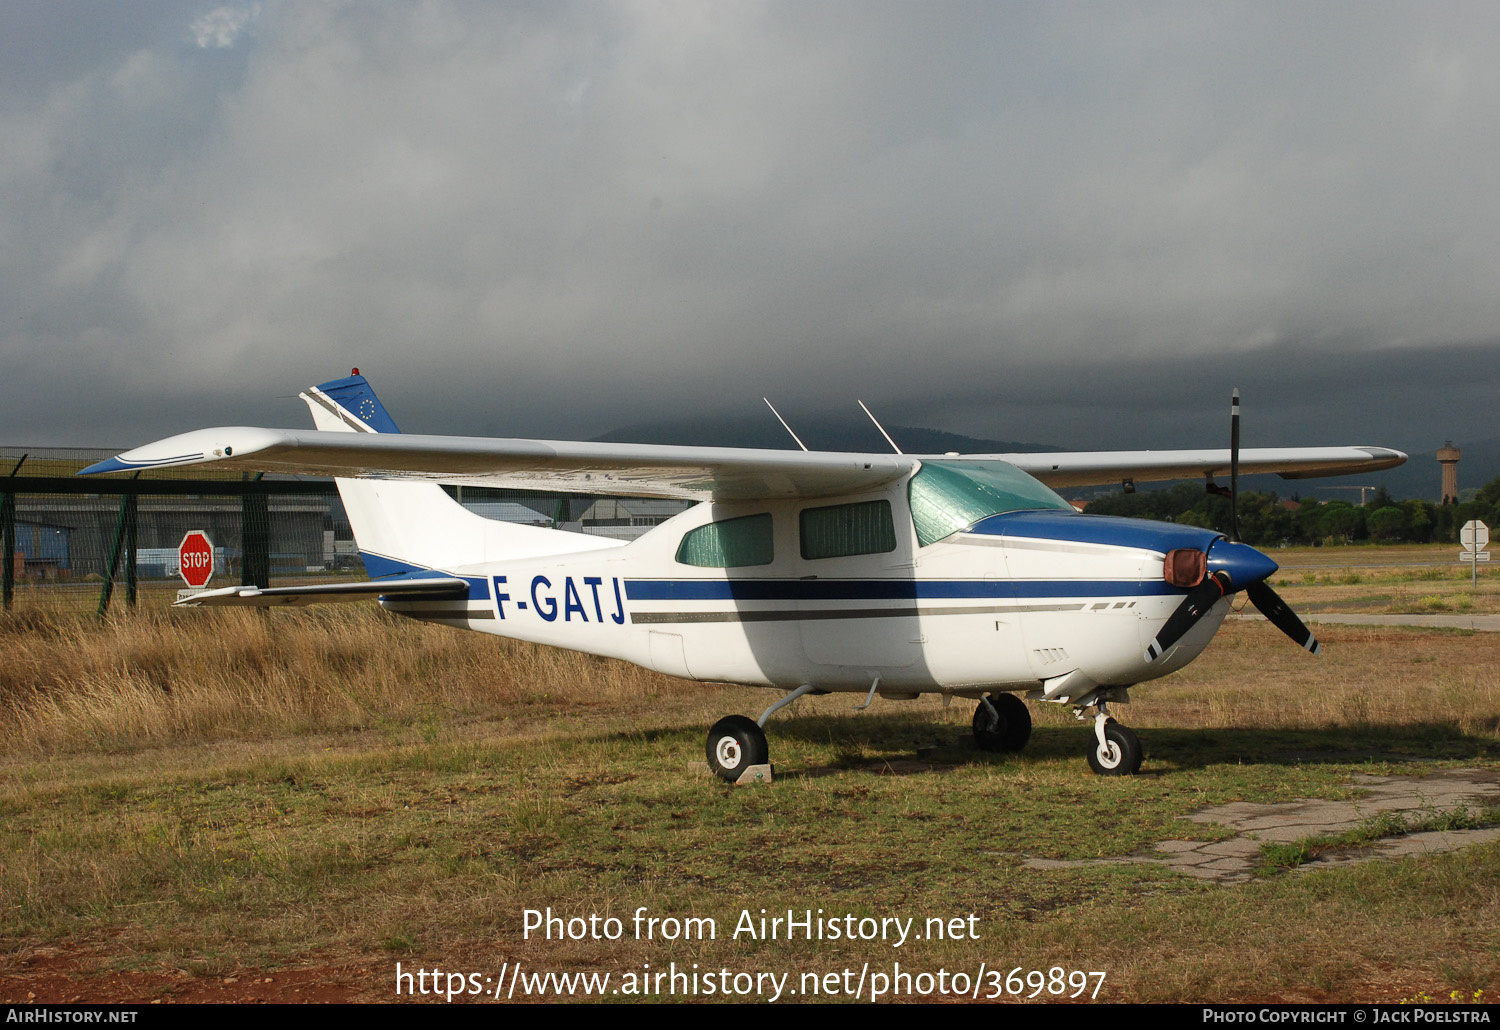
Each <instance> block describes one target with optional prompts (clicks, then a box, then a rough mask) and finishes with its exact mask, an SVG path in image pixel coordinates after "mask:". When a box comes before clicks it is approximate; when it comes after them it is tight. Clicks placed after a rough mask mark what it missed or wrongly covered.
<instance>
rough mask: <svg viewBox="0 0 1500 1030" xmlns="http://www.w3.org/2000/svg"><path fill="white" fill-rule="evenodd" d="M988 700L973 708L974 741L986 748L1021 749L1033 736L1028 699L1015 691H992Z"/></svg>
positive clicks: (1001, 749)
mask: <svg viewBox="0 0 1500 1030" xmlns="http://www.w3.org/2000/svg"><path fill="white" fill-rule="evenodd" d="M989 700H990V703H989V704H988V705H986V704H985V703H984V702H983V701H981V702H980V703H979V707H978V708H976V709H974V743H976V744H978V745H979V747H980V749H981V750H984V751H1019V750H1021V749H1022V748H1023V747H1025V746H1026V742H1027V741H1028V740H1030V739H1031V712H1030V711H1028V710H1027V708H1026V702H1025V701H1022V700H1021V699H1020V698H1019V697H1016V695H1014V694H991V695H990V698H989ZM991 708H993V709H994V711H993V713H992V712H991Z"/></svg>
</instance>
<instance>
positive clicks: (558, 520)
mask: <svg viewBox="0 0 1500 1030" xmlns="http://www.w3.org/2000/svg"><path fill="white" fill-rule="evenodd" d="M115 453H117V452H116V451H112V450H97V451H96V450H85V449H79V448H23V447H0V579H3V590H0V592H3V601H4V607H5V608H6V609H7V610H11V609H14V608H16V607H18V606H22V607H24V606H26V605H30V604H45V605H49V606H51V605H58V604H63V605H67V606H69V607H86V606H92V607H95V608H97V610H98V611H99V612H101V613H102V612H104V611H105V610H106V609H107V608H108V607H109V605H110V604H111V603H118V602H119V601H123V602H124V603H126V604H136V603H139V602H145V603H161V604H167V603H170V602H171V601H172V600H174V599H175V598H176V596H177V591H178V590H180V589H183V588H184V587H185V586H186V583H185V582H184V580H183V579H182V577H181V575H180V574H179V570H178V551H179V548H180V547H181V545H182V542H183V540H184V538H185V537H186V536H187V535H188V534H189V533H193V532H201V533H203V534H204V535H205V536H206V537H207V538H208V540H209V541H210V544H211V546H212V548H213V552H214V564H213V578H212V580H211V581H210V583H209V586H210V587H217V586H234V585H246V586H249V585H256V586H272V585H291V584H293V583H299V582H300V583H317V582H328V581H334V580H339V579H351V580H352V579H362V578H364V575H365V570H364V564H363V562H362V561H361V560H360V556H359V549H358V547H357V545H356V543H355V540H354V534H353V532H352V530H351V529H350V526H349V520H348V517H347V516H346V515H345V513H344V507H343V504H342V503H341V501H340V500H339V495H338V490H337V488H336V487H335V486H334V484H333V482H332V481H331V480H328V479H320V478H315V477H294V476H256V475H251V474H242V473H224V472H220V473H217V474H215V473H214V472H212V471H211V470H209V471H205V470H202V469H183V470H153V471H150V472H141V473H136V474H135V475H134V476H132V477H129V478H125V477H119V476H102V477H92V476H91V477H87V478H80V477H78V476H77V475H76V473H77V472H78V470H80V469H82V468H84V467H85V466H87V465H89V464H92V463H93V462H95V461H99V460H101V459H103V458H106V457H110V456H112V455H113V454H115ZM448 490H449V493H450V494H451V495H452V496H453V497H454V498H455V499H456V500H458V501H459V502H460V503H462V504H463V505H464V506H465V507H466V508H468V509H470V510H471V511H474V512H476V513H477V514H479V515H482V516H484V517H486V518H493V519H499V520H501V521H505V522H519V523H525V524H528V525H538V526H546V527H549V528H557V529H564V530H570V531H573V532H582V533H593V534H601V535H606V536H614V537H620V538H624V539H631V538H634V537H636V536H639V535H640V534H642V533H644V532H645V531H646V530H647V529H649V528H650V527H652V526H654V525H658V524H659V523H661V522H664V521H665V520H666V519H668V518H670V517H671V516H672V515H675V514H677V513H678V512H680V511H681V510H683V508H685V507H686V504H685V503H683V502H677V501H660V500H633V499H629V498H613V497H610V498H598V497H587V496H580V495H571V494H532V493H523V492H519V491H511V490H493V489H484V488H474V487H450V488H448Z"/></svg>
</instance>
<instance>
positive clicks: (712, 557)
mask: <svg viewBox="0 0 1500 1030" xmlns="http://www.w3.org/2000/svg"><path fill="white" fill-rule="evenodd" d="M774 558H775V551H774V550H773V549H772V545H771V515H770V513H769V512H766V513H765V514H762V515H746V516H744V517H743V518H738V519H725V520H724V521H723V522H710V523H709V524H708V525H706V526H699V527H698V528H697V529H692V530H689V531H688V532H687V533H685V534H684V535H683V537H682V543H680V544H678V545H677V560H678V561H679V562H681V563H682V564H683V565H697V566H699V567H700V568H705V569H738V568H744V567H745V566H747V565H769V564H771V562H772V560H773V559H774Z"/></svg>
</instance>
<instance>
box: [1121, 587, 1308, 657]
mask: <svg viewBox="0 0 1500 1030" xmlns="http://www.w3.org/2000/svg"><path fill="white" fill-rule="evenodd" d="M1228 583H1229V575H1228V573H1224V572H1216V573H1214V574H1213V575H1212V576H1209V577H1208V578H1207V579H1205V580H1204V581H1203V582H1202V583H1199V584H1198V585H1197V586H1195V587H1193V589H1191V590H1189V591H1188V595H1187V596H1186V597H1184V598H1183V599H1182V603H1181V604H1180V605H1178V606H1177V610H1176V611H1175V612H1173V613H1172V617H1171V618H1169V619H1167V621H1166V622H1164V623H1162V627H1161V631H1160V632H1158V633H1157V634H1156V639H1155V640H1153V641H1151V646H1150V647H1148V648H1146V661H1148V662H1154V661H1156V660H1157V659H1158V658H1160V657H1161V656H1162V655H1164V654H1166V653H1167V649H1168V648H1170V647H1171V646H1172V645H1173V644H1175V643H1177V641H1179V640H1181V639H1182V636H1183V634H1184V633H1186V632H1187V631H1188V630H1190V629H1192V628H1193V627H1194V626H1195V625H1197V623H1198V620H1199V619H1201V618H1203V616H1205V615H1207V614H1208V610H1209V609H1210V608H1212V607H1213V606H1214V605H1215V604H1216V603H1217V602H1218V600H1219V598H1221V597H1223V596H1224V591H1225V589H1226V588H1227V586H1228ZM1283 607H1285V606H1283ZM1288 610H1290V609H1288ZM1292 618H1296V616H1295V615H1294V616H1292Z"/></svg>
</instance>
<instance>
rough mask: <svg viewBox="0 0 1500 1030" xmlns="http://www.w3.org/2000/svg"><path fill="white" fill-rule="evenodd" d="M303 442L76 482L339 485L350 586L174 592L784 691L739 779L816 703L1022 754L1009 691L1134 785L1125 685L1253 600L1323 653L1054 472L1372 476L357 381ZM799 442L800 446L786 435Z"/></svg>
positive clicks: (1251, 587) (1297, 460)
mask: <svg viewBox="0 0 1500 1030" xmlns="http://www.w3.org/2000/svg"><path fill="white" fill-rule="evenodd" d="M301 397H302V400H304V401H305V402H306V403H307V406H308V408H309V409H311V411H312V416H313V421H314V423H315V424H316V426H317V430H316V431H297V430H279V429H255V428H247V427H236V428H223V429H203V430H199V431H196V432H192V433H186V434H183V435H181V436H175V437H171V438H170V439H167V440H162V441H160V442H158V443H153V444H148V445H146V446H144V447H140V448H137V449H135V450H132V451H129V452H127V453H125V454H122V455H120V456H119V457H117V458H111V459H108V460H106V461H102V462H99V463H98V464H95V465H92V466H90V467H89V468H87V469H84V470H83V472H84V474H92V473H100V472H124V471H138V470H142V469H158V468H173V467H178V466H185V465H197V464H211V465H216V466H219V467H222V468H229V469H243V470H254V471H264V472H283V473H300V474H311V475H324V476H333V477H335V478H336V479H337V483H338V489H339V493H340V495H341V496H342V498H343V502H344V507H345V509H346V510H347V512H348V516H349V521H350V524H351V526H352V527H353V530H354V535H355V539H356V541H357V543H358V545H359V549H360V553H361V555H362V556H363V558H364V563H365V568H366V570H367V571H368V572H369V573H370V575H371V576H372V578H371V579H370V580H369V581H368V582H361V583H342V584H334V585H322V586H296V587H274V588H266V587H228V588H224V589H218V590H210V591H206V592H203V593H199V594H196V595H194V596H191V597H189V598H186V599H184V600H183V601H181V602H179V603H181V604H187V605H195V606H197V605H201V606H215V605H242V606H255V607H273V606H282V605H303V604H310V603H316V602H328V601H352V600H359V599H362V598H378V599H379V603H380V604H381V605H382V606H383V607H384V608H386V609H387V610H389V611H392V612H396V613H399V614H401V615H405V616H409V617H411V618H414V619H423V620H428V621H435V622H441V623H445V624H448V625H456V626H463V627H466V628H468V629H473V630H478V631H480V632H484V633H495V634H498V635H501V636H508V637H516V638H518V639H521V640H530V641H534V642H536V643H541V644H551V645H555V646H558V647H565V648H571V649H574V650H578V651H587V652H591V653H594V654H599V655H605V656H609V657H612V658H621V659H624V660H626V661H630V662H635V663H636V664H639V665H643V666H646V667H647V668H651V669H656V670H658V671H660V672H663V673H667V674H668V675H672V676H682V677H687V678H690V679H697V680H707V681H715V682H729V683H741V684H751V685H755V686H763V687H772V688H776V689H780V690H784V691H786V692H787V693H786V694H785V695H784V696H783V697H782V698H780V699H779V700H778V701H776V703H774V704H772V705H771V706H770V707H769V708H767V709H766V711H765V712H764V713H763V714H762V715H761V716H760V718H759V719H755V720H752V719H749V718H746V717H745V716H741V715H731V716H728V717H726V718H724V719H721V720H720V721H719V722H717V723H716V724H715V725H714V726H713V728H712V729H711V730H709V733H708V741H707V745H706V751H707V757H708V762H709V766H710V767H711V768H712V769H713V770H714V771H715V772H716V773H717V774H718V775H719V776H720V777H722V778H724V779H726V780H730V781H737V780H739V779H740V778H741V777H742V776H747V775H749V772H748V771H751V770H753V769H755V768H757V767H764V766H766V765H767V763H768V749H767V745H766V737H765V733H764V732H763V730H762V727H763V726H764V725H765V723H766V720H767V719H768V718H769V717H770V716H771V715H772V713H774V712H775V711H776V710H777V709H779V708H781V707H782V706H784V705H786V704H788V703H790V702H791V701H794V700H796V699H797V698H799V697H801V696H803V695H804V694H808V693H821V692H829V691H845V692H853V693H860V694H864V695H865V706H866V707H868V705H869V704H870V703H871V702H873V700H874V698H875V696H876V695H877V694H879V695H880V696H881V697H883V698H886V699H901V700H906V699H911V698H914V697H916V696H917V695H919V694H924V693H938V694H943V695H946V696H947V697H949V698H952V697H963V698H970V699H973V700H976V701H978V706H977V707H976V709H975V712H974V724H973V730H974V739H975V741H976V742H977V743H978V745H979V746H980V747H981V748H984V749H986V750H990V751H1011V752H1014V751H1019V750H1021V749H1022V748H1023V747H1024V746H1025V744H1026V742H1027V740H1028V739H1029V738H1030V735H1031V716H1030V713H1029V711H1028V709H1027V707H1026V704H1025V702H1024V701H1023V700H1022V699H1021V698H1020V697H1019V696H1017V695H1019V694H1024V695H1025V697H1026V698H1027V699H1028V700H1035V701H1045V702H1052V703H1055V704H1065V705H1069V706H1071V707H1072V708H1073V709H1074V712H1075V714H1076V715H1077V717H1078V718H1079V719H1080V720H1083V719H1085V718H1086V713H1087V712H1088V711H1089V710H1090V709H1092V710H1093V712H1094V717H1093V729H1094V732H1093V734H1092V738H1091V740H1090V742H1089V745H1088V752H1087V753H1088V761H1089V765H1090V766H1091V767H1092V768H1093V770H1094V771H1095V772H1096V773H1099V774H1102V775H1129V774H1132V773H1135V772H1136V771H1137V770H1138V769H1139V768H1140V764H1141V757H1142V751H1141V745H1140V742H1139V740H1138V739H1137V737H1136V735H1135V734H1134V733H1132V732H1131V731H1130V730H1129V729H1127V728H1126V727H1124V726H1122V725H1121V724H1120V723H1118V722H1116V721H1115V720H1114V718H1113V717H1112V716H1111V715H1110V711H1109V704H1110V703H1111V702H1124V701H1127V700H1128V699H1129V698H1128V694H1127V691H1128V690H1129V689H1130V688H1131V687H1132V686H1135V685H1136V684H1139V683H1143V682H1145V681H1147V680H1152V679H1156V678H1158V677H1160V676H1165V675H1167V674H1168V673H1170V672H1174V671H1175V670H1177V669H1180V668H1182V667H1183V666H1185V665H1187V664H1188V663H1189V662H1191V661H1192V660H1193V659H1194V658H1196V657H1197V656H1198V655H1199V654H1200V653H1201V652H1202V651H1203V649H1204V648H1205V647H1206V646H1207V645H1208V642H1209V640H1210V639H1212V637H1213V635H1214V633H1215V632H1216V631H1217V630H1218V628H1219V625H1220V623H1221V622H1222V621H1223V619H1224V616H1225V614H1226V613H1227V612H1228V611H1229V606H1230V598H1231V595H1233V594H1235V593H1238V592H1239V591H1245V592H1246V594H1247V596H1248V597H1249V600H1250V601H1251V602H1252V603H1253V604H1254V605H1255V606H1256V607H1257V608H1259V609H1260V610H1261V611H1262V612H1263V613H1264V614H1265V615H1266V616H1267V618H1268V619H1269V620H1270V621H1271V622H1272V623H1273V624H1275V625H1276V626H1277V627H1279V628H1280V629H1281V630H1282V631H1283V632H1285V633H1286V634H1287V635H1288V636H1289V637H1291V638H1292V639H1293V640H1294V641H1296V642H1297V643H1298V644H1300V645H1302V646H1303V647H1305V648H1307V649H1308V650H1309V651H1311V652H1313V653H1314V654H1316V653H1317V649H1318V645H1317V642H1316V641H1315V640H1314V639H1313V636H1312V634H1311V633H1310V632H1309V631H1308V629H1307V627H1306V626H1305V625H1303V623H1302V621H1301V620H1300V619H1298V618H1297V616H1296V615H1295V614H1293V613H1292V611H1291V610H1290V609H1289V608H1287V606H1286V605H1285V604H1284V603H1283V602H1282V601H1281V599H1280V598H1279V597H1278V596H1277V595H1276V593H1275V591H1274V590H1272V589H1271V587H1270V586H1269V585H1268V584H1267V577H1269V576H1270V575H1271V574H1272V573H1273V572H1275V571H1276V568H1277V566H1276V563H1275V562H1273V561H1272V560H1271V559H1270V558H1268V557H1266V556H1265V555H1264V554H1262V553H1260V552H1259V551H1257V550H1255V549H1254V548H1252V547H1250V546H1248V545H1246V544H1243V543H1239V542H1237V541H1236V540H1234V539H1231V537H1229V536H1226V535H1224V534H1222V533H1216V532H1213V531H1210V530H1206V529H1199V528H1197V527H1194V526H1184V525H1175V524H1172V523H1165V522H1151V521H1143V520H1137V519H1123V518H1111V517H1106V516H1098V515H1084V514H1080V513H1079V512H1077V511H1075V510H1074V509H1073V507H1072V505H1070V504H1069V503H1068V502H1067V501H1065V500H1063V499H1062V498H1061V497H1060V496H1058V495H1057V494H1056V493H1055V492H1054V491H1053V488H1054V487H1072V486H1084V485H1090V484H1104V483H1118V482H1121V481H1123V480H1127V479H1133V480H1142V481H1144V480H1167V479H1186V478H1191V477H1196V476H1205V477H1207V478H1208V481H1209V482H1210V484H1212V481H1213V480H1212V477H1213V476H1214V475H1224V474H1229V475H1231V477H1232V481H1233V480H1234V479H1237V476H1238V472H1240V471H1244V472H1246V473H1252V472H1278V473H1280V474H1282V475H1283V476H1284V477H1287V478H1304V477H1312V476H1323V475H1339V474H1344V473H1351V472H1370V471H1375V470H1378V469H1385V468H1391V467H1393V466H1395V465H1399V464H1401V463H1402V462H1403V461H1405V460H1406V455H1404V454H1402V453H1401V452H1399V451H1393V450H1388V449H1386V448H1381V447H1319V448H1276V449H1250V450H1246V451H1245V452H1244V453H1243V454H1241V453H1240V451H1239V447H1238V395H1236V400H1235V409H1234V410H1235V420H1234V423H1233V424H1234V426H1235V431H1234V433H1233V436H1232V438H1233V440H1234V442H1233V443H1232V445H1231V449H1230V450H1229V451H1223V450H1204V451H1116V452H1102V451H1101V452H1084V453H1055V454H1054V453H1042V454H988V455H969V456H962V457H960V456H957V455H944V456H925V455H923V456H918V455H907V454H902V453H900V452H899V451H897V452H896V453H894V454H852V453H833V452H817V451H811V452H809V451H805V450H804V451H800V452H799V451H791V450H749V449H738V448H726V447H673V446H648V445H637V444H609V443H565V442H556V441H540V440H489V439H477V438H469V437H450V436H415V435H407V434H402V433H401V432H400V431H399V430H398V429H397V428H396V424H395V423H394V422H393V421H392V420H391V417H390V415H389V414H387V412H386V410H385V407H384V406H383V405H382V404H381V403H380V401H379V399H377V398H376V396H375V394H374V391H372V390H371V388H370V386H369V384H368V383H367V382H366V381H365V379H364V378H363V377H362V376H360V375H359V370H358V369H355V370H354V374H352V375H350V376H348V377H346V378H343V379H337V380H333V381H332V382H327V383H323V384H322V385H321V386H317V387H313V388H311V389H309V390H307V392H305V393H303V394H301ZM799 443H800V441H799ZM442 484H457V485H472V486H490V487H508V488H519V489H535V490H544V491H572V492H579V493H587V494H596V495H597V494H606V495H618V496H634V497H662V498H685V499H689V500H695V501H699V502H701V503H698V504H696V505H694V506H693V507H691V508H689V509H687V510H686V511H684V512H682V513H681V514H679V515H677V516H675V517H673V518H671V519H669V520H668V521H666V522H664V523H662V524H661V525H659V526H657V527H655V528H653V529H651V530H650V531H649V532H647V533H646V534H645V535H643V536H641V537H639V538H638V539H636V540H633V541H630V542H623V541H619V540H613V539H606V538H602V537H596V536H586V535H583V534H581V533H573V532H566V531H561V530H553V529H542V528H537V527H532V526H521V525H514V524H509V523H504V522H499V521H495V520H492V519H487V518H484V517H482V516H480V515H478V514H475V513H473V512H470V511H469V510H468V509H466V508H464V507H462V506H461V505H460V504H458V503H457V502H456V501H455V500H453V499H452V498H450V497H449V495H448V494H447V493H446V492H445V491H444V489H443V485H442Z"/></svg>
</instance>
